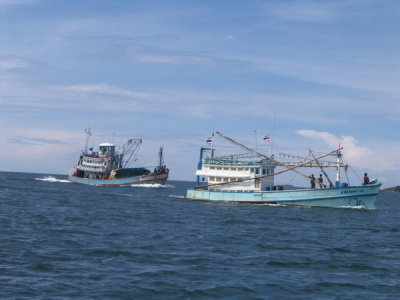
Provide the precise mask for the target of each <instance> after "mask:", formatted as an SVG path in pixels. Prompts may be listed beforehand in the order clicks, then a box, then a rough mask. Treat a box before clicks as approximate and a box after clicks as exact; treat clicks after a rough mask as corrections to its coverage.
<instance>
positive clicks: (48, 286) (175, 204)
mask: <svg viewBox="0 0 400 300" xmlns="http://www.w3.org/2000/svg"><path fill="white" fill-rule="evenodd" d="M192 186H193V183H190V182H179V181H169V182H167V184H166V185H151V184H150V185H145V186H113V187H101V186H87V185H79V184H74V183H69V182H68V180H67V178H66V176H61V175H41V174H26V173H5V172H3V173H0V226H1V230H0V245H1V247H0V299H399V297H400V263H399V261H400V220H399V217H400V194H397V193H385V192H381V193H380V194H379V196H378V200H377V202H376V209H374V210H366V209H336V208H305V207H282V206H269V205H254V204H232V203H224V202H218V203H213V202H206V201H196V200H189V199H186V198H185V197H184V196H185V193H186V189H187V188H190V187H192Z"/></svg>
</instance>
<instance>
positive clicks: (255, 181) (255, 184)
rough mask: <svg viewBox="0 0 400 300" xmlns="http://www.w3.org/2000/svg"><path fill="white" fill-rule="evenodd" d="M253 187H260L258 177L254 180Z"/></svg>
mask: <svg viewBox="0 0 400 300" xmlns="http://www.w3.org/2000/svg"><path fill="white" fill-rule="evenodd" d="M254 187H256V188H259V187H260V179H258V178H257V179H256V180H254Z"/></svg>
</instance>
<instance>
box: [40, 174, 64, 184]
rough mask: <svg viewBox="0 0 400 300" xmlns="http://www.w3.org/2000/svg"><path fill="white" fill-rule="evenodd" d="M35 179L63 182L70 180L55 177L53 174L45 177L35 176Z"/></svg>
mask: <svg viewBox="0 0 400 300" xmlns="http://www.w3.org/2000/svg"><path fill="white" fill-rule="evenodd" d="M35 180H39V181H47V182H64V183H69V182H71V181H69V180H65V179H57V178H55V177H54V176H47V177H43V178H35Z"/></svg>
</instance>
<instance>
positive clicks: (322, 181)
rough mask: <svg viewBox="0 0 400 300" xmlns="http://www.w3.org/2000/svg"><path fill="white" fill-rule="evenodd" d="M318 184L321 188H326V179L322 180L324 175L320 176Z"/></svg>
mask: <svg viewBox="0 0 400 300" xmlns="http://www.w3.org/2000/svg"><path fill="white" fill-rule="evenodd" d="M317 182H318V184H319V188H320V189H322V188H323V187H324V179H323V178H322V174H319V177H318V179H317Z"/></svg>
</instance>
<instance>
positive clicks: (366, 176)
mask: <svg viewBox="0 0 400 300" xmlns="http://www.w3.org/2000/svg"><path fill="white" fill-rule="evenodd" d="M364 184H370V182H369V177H368V174H367V173H364Z"/></svg>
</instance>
